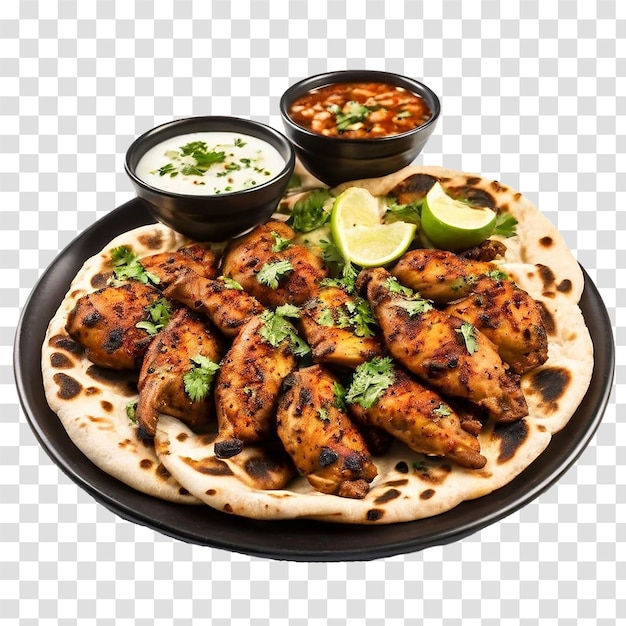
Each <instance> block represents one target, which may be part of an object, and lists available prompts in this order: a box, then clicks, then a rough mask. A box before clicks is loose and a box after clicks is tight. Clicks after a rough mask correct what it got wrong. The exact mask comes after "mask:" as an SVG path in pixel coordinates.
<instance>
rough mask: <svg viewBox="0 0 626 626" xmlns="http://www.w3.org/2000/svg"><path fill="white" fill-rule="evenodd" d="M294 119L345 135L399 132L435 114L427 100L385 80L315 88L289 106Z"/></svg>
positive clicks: (358, 136) (324, 132) (331, 133)
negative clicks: (383, 81) (384, 81)
mask: <svg viewBox="0 0 626 626" xmlns="http://www.w3.org/2000/svg"><path fill="white" fill-rule="evenodd" d="M289 115H290V117H291V119H292V120H293V121H294V122H295V123H296V124H299V125H300V126H303V127H304V128H306V129H307V130H310V131H312V132H314V133H320V134H322V135H326V136H328V137H342V138H345V139H375V138H380V137H387V136H389V135H398V134H400V133H405V132H407V131H409V130H413V129H414V128H416V127H418V126H421V125H422V124H425V123H426V122H427V121H428V120H429V119H430V118H431V116H432V112H431V110H430V108H429V106H428V104H427V103H426V101H425V100H424V99H423V98H422V97H420V96H418V95H417V94H414V93H412V92H410V91H407V90H406V89H404V88H402V87H396V86H395V85H389V84H386V83H374V82H364V83H356V82H354V83H333V84H331V85H326V86H324V87H320V88H318V89H312V90H311V91H309V92H307V93H306V94H305V95H304V96H301V97H300V98H298V99H297V100H295V101H294V102H293V103H292V105H291V106H290V107H289Z"/></svg>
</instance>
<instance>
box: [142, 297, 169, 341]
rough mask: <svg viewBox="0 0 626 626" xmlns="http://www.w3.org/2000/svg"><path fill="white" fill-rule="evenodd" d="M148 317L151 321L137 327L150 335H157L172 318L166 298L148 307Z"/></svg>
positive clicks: (145, 321) (143, 322)
mask: <svg viewBox="0 0 626 626" xmlns="http://www.w3.org/2000/svg"><path fill="white" fill-rule="evenodd" d="M148 315H149V316H150V319H149V320H144V321H142V322H138V323H137V324H135V326H136V327H137V328H141V329H143V330H145V331H146V332H147V333H148V334H149V335H156V334H157V333H158V332H159V331H160V330H162V329H163V328H164V327H165V326H166V324H167V323H168V322H169V321H170V317H171V316H172V309H171V308H170V303H169V302H168V301H167V300H166V299H165V298H159V299H158V300H157V301H156V302H155V303H154V304H151V305H150V306H149V307H148Z"/></svg>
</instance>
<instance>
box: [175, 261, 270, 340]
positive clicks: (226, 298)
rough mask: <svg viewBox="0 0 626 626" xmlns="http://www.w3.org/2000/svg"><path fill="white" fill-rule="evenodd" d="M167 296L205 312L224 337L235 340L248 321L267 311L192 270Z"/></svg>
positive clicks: (184, 272)
mask: <svg viewBox="0 0 626 626" xmlns="http://www.w3.org/2000/svg"><path fill="white" fill-rule="evenodd" d="M163 293H164V294H165V295H166V296H167V297H168V298H171V299H172V300H177V301H178V302H181V303H182V304H185V305H187V306H188V307H190V308H192V309H194V310H195V311H199V312H200V313H204V314H205V315H206V316H207V317H208V318H209V319H210V320H211V322H212V323H213V325H214V326H215V327H216V328H217V329H218V330H219V331H220V332H221V333H222V334H224V336H226V337H228V338H231V339H232V338H234V337H236V336H237V334H238V333H239V331H240V330H241V328H242V326H244V325H245V323H246V322H247V321H248V320H250V319H251V318H252V317H254V316H255V315H258V314H259V313H261V312H262V311H263V310H264V309H265V307H264V306H263V305H262V304H261V303H260V302H259V301H258V300H257V299H256V298H254V297H253V296H251V295H250V294H248V293H247V292H245V291H243V290H242V289H236V288H234V289H233V288H231V287H229V286H228V285H227V284H226V283H225V282H224V281H222V280H213V279H210V278H203V277H202V276H198V274H196V273H195V272H193V271H192V270H190V269H185V270H182V271H180V272H179V273H178V276H177V278H176V280H175V281H174V282H173V283H172V284H170V285H169V287H167V289H165V291H164V292H163Z"/></svg>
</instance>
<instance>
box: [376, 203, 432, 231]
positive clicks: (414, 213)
mask: <svg viewBox="0 0 626 626" xmlns="http://www.w3.org/2000/svg"><path fill="white" fill-rule="evenodd" d="M422 203H423V200H415V201H414V202H411V203H409V204H398V203H397V202H396V201H395V200H393V201H392V202H391V204H388V205H387V212H386V213H385V223H387V224H392V223H393V222H409V223H410V224H417V225H418V226H419V224H420V223H421V221H422Z"/></svg>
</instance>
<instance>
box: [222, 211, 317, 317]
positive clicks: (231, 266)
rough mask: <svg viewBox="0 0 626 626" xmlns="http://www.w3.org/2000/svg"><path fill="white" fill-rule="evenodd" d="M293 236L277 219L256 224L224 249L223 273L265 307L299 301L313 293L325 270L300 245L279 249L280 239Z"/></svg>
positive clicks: (315, 291) (291, 230) (290, 245)
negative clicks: (256, 225)
mask: <svg viewBox="0 0 626 626" xmlns="http://www.w3.org/2000/svg"><path fill="white" fill-rule="evenodd" d="M295 236H296V233H295V231H294V230H293V229H292V228H291V227H289V226H288V225H287V224H285V223H284V222H280V221H277V220H270V221H269V222H267V223H266V224H262V225H261V226H258V227H257V228H255V229H254V230H252V231H251V232H250V233H248V234H247V235H244V236H243V237H240V238H239V239H237V240H235V241H234V242H233V243H232V244H231V245H230V246H229V247H228V248H227V249H226V251H225V253H224V257H223V264H222V271H223V273H224V275H226V276H228V277H230V278H233V279H234V280H236V281H237V282H238V283H239V284H240V285H241V286H242V287H243V288H244V289H245V290H246V291H247V292H248V293H249V294H251V295H253V296H254V297H255V298H256V299H257V300H259V302H261V303H262V304H264V305H266V306H268V307H274V306H279V305H281V304H286V303H289V304H295V305H301V304H303V303H304V302H306V301H307V300H308V299H309V298H311V297H312V296H313V295H314V294H315V293H317V291H318V288H319V287H318V285H319V281H320V280H322V279H323V278H325V277H326V276H327V275H328V270H327V269H326V267H325V265H324V262H323V261H322V259H321V258H319V257H318V256H315V255H314V254H313V253H312V252H311V251H310V250H308V249H307V248H306V247H304V246H302V245H299V244H289V245H287V244H285V245H286V246H287V247H285V248H284V249H283V245H282V242H284V241H286V240H291V239H293V238H294V237H295ZM274 270H276V271H274Z"/></svg>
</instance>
